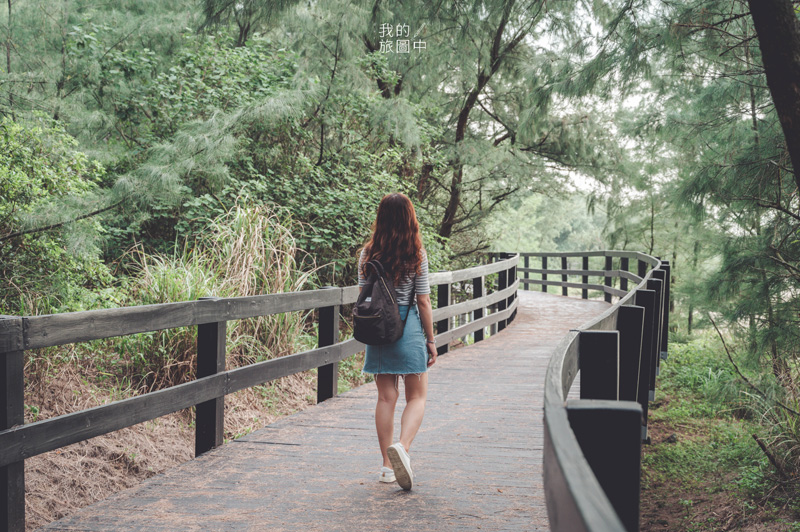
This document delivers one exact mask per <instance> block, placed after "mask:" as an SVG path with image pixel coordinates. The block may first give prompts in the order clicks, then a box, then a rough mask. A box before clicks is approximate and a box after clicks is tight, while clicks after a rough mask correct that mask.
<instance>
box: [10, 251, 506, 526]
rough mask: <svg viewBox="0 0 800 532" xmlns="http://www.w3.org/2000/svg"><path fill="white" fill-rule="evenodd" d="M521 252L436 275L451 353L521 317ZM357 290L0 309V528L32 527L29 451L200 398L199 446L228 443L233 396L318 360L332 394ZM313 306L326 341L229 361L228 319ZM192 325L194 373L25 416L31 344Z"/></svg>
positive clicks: (444, 343) (440, 335)
mask: <svg viewBox="0 0 800 532" xmlns="http://www.w3.org/2000/svg"><path fill="white" fill-rule="evenodd" d="M518 259H519V257H518V256H517V255H509V256H508V257H507V258H504V259H502V260H498V261H497V262H494V263H490V264H486V265H482V266H476V267H473V268H467V269H464V270H458V271H450V272H438V273H432V274H430V282H431V288H432V289H433V288H434V287H436V289H437V291H436V292H437V300H438V303H437V308H436V309H435V310H434V311H433V319H434V322H435V323H436V324H437V327H436V333H437V334H436V345H437V348H438V351H439V353H444V352H446V351H447V350H448V346H449V344H450V342H451V341H452V340H454V339H456V338H461V337H465V336H467V335H469V334H473V336H474V339H475V340H476V341H480V340H482V339H483V336H484V329H485V328H486V327H496V328H497V330H502V329H503V328H504V327H505V326H506V324H507V323H508V322H510V321H511V320H512V319H513V318H514V315H515V311H516V306H517V300H516V290H517V286H518V284H519V283H518V282H517V281H516V266H517V261H518ZM490 274H498V282H497V287H496V290H494V291H493V292H492V293H489V294H486V295H485V294H484V286H485V283H484V279H485V277H486V276H488V275H490ZM468 282H472V286H473V288H472V290H471V292H472V298H471V299H469V300H467V301H463V302H460V303H456V304H452V305H451V304H450V301H451V293H450V292H451V285H452V284H453V283H460V284H464V283H468ZM357 296H358V287H355V286H349V287H346V288H325V289H320V290H309V291H305V292H292V293H285V294H268V295H261V296H252V297H233V298H204V299H201V300H199V301H186V302H181V303H166V304H160V305H145V306H137V307H126V308H116V309H104V310H91V311H85V312H71V313H65V314H53V315H47V316H28V317H14V316H0V503H2V505H3V506H2V508H0V531H22V530H24V529H25V476H24V460H25V459H26V458H30V457H32V456H36V455H38V454H41V453H44V452H47V451H52V450H54V449H59V448H61V447H64V446H66V445H70V444H72V443H76V442H79V441H83V440H87V439H89V438H93V437H95V436H100V435H102V434H106V433H109V432H112V431H115V430H119V429H122V428H125V427H129V426H132V425H135V424H137V423H142V422H144V421H149V420H152V419H155V418H157V417H160V416H163V415H166V414H169V413H172V412H176V411H178V410H181V409H184V408H189V407H192V406H195V407H196V410H195V426H196V433H195V455H200V454H202V453H204V452H206V451H208V450H210V449H213V448H214V447H217V446H219V445H221V444H222V442H223V414H224V408H223V405H224V398H225V396H226V395H228V394H230V393H233V392H236V391H238V390H242V389H244V388H248V387H251V386H256V385H259V384H263V383H265V382H269V381H271V380H274V379H278V378H281V377H285V376H288V375H292V374H294V373H299V372H302V371H307V370H310V369H313V368H318V372H317V376H318V377H317V378H318V382H317V400H318V401H324V400H326V399H329V398H331V397H333V396H334V395H336V391H337V387H338V362H339V361H340V360H342V359H344V358H346V357H348V356H350V355H353V354H355V353H358V352H359V351H361V350H362V349H363V348H364V345H363V344H361V343H359V342H357V341H356V340H355V339H352V338H351V339H348V340H345V341H342V342H340V341H339V338H338V337H339V307H340V306H341V305H347V304H351V303H355V301H356V298H357ZM312 309H318V320H319V323H318V345H319V347H317V348H316V349H311V350H309V351H305V352H302V353H296V354H292V355H288V356H283V357H280V358H275V359H272V360H268V361H265V362H260V363H256V364H251V365H249V366H244V367H240V368H236V369H232V370H226V369H225V358H226V345H225V332H226V326H227V322H228V321H231V320H239V319H244V318H254V317H258V316H269V315H273V314H280V313H283V312H294V311H308V310H312ZM465 314H471V318H472V319H471V321H469V322H468V323H466V324H463V325H460V326H458V327H453V328H451V327H450V323H451V321H452V320H451V318H453V317H454V316H461V315H465ZM188 326H196V327H197V372H196V374H197V378H196V380H194V381H191V382H187V383H184V384H180V385H178V386H173V387H170V388H166V389H163V390H159V391H155V392H151V393H147V394H143V395H139V396H136V397H132V398H129V399H124V400H121V401H116V402H113V403H109V404H105V405H101V406H97V407H94V408H90V409H87V410H83V411H79V412H74V413H70V414H66V415H63V416H58V417H54V418H50V419H45V420H42V421H37V422H35V423H30V424H24V389H25V384H24V375H23V367H24V353H25V351H26V350H28V349H38V348H43V347H51V346H58V345H65V344H72V343H76V342H86V341H90V340H97V339H101V338H109V337H114V336H126V335H131V334H137V333H142V332H153V331H158V330H163V329H173V328H176V327H188Z"/></svg>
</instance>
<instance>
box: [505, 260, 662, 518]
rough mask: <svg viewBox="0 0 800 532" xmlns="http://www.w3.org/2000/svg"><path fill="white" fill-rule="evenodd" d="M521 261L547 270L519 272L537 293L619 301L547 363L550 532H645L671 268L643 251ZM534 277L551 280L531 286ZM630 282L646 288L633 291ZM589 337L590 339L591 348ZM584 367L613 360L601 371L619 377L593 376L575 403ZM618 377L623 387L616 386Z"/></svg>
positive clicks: (571, 335)
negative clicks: (600, 260) (646, 462)
mask: <svg viewBox="0 0 800 532" xmlns="http://www.w3.org/2000/svg"><path fill="white" fill-rule="evenodd" d="M519 255H520V256H521V257H523V258H524V259H525V263H526V266H527V264H528V262H529V259H530V258H532V257H537V258H541V259H542V268H530V267H526V268H519V269H518V271H519V272H521V273H523V274H524V275H525V277H526V278H523V279H520V282H522V284H523V286H524V287H527V286H529V285H532V284H533V285H539V286H542V287H543V290H546V288H547V287H548V286H559V287H562V290H563V292H562V293H563V294H564V295H566V289H568V288H575V289H581V290H582V297H583V298H584V299H585V298H587V297H588V290H597V291H599V292H602V293H603V294H605V298H606V301H610V298H612V297H617V298H618V301H617V302H616V303H614V304H613V305H611V306H610V307H609V308H608V309H607V310H606V311H605V312H603V313H602V314H601V315H599V316H596V317H595V318H593V319H592V320H590V321H589V322H587V323H585V324H583V325H581V326H580V327H578V328H577V329H575V330H573V331H571V332H570V333H569V334H568V335H567V336H566V337H564V339H563V340H562V341H561V343H559V345H558V346H557V347H556V349H555V351H554V353H553V355H552V356H551V358H550V361H549V364H548V368H547V374H546V377H545V392H544V395H545V397H544V423H545V446H544V480H545V496H546V500H547V507H548V516H549V518H550V527H551V530H553V531H554V532H562V531H569V532H580V531H587V532H589V531H591V532H612V531H613V532H622V531H626V530H627V531H628V532H633V531H634V530H638V524H639V468H640V463H639V459H640V458H639V452H638V448H639V447H638V445H640V444H641V441H642V440H643V439H646V438H647V405H648V401H650V400H651V399H652V394H653V390H654V386H655V374H656V370H657V366H658V364H659V362H660V360H661V359H662V358H666V346H667V339H666V336H667V334H668V309H669V306H668V305H669V263H667V262H665V261H661V260H660V259H658V258H656V257H652V256H649V255H645V254H643V253H639V252H630V251H614V250H612V251H591V252H566V253H520V254H519ZM557 257H558V258H561V259H562V260H561V261H560V262H561V266H562V267H561V268H558V269H555V268H554V269H549V268H547V263H548V261H547V259H548V258H551V259H552V258H557ZM568 257H579V258H581V259H582V261H581V268H580V269H577V268H576V269H570V268H568V267H566V265H567V261H566V260H565V259H566V258H568ZM590 257H604V258H605V268H604V269H603V270H590V269H589V268H588V264H589V263H588V260H589V258H590ZM614 259H620V260H619V262H620V268H618V269H613V268H612V263H613V260H614ZM630 259H634V260H636V261H638V267H637V273H632V272H629V271H627V268H628V267H629V265H630V262H629V261H630ZM648 268H649V269H648ZM532 273H533V274H540V275H541V276H542V279H530V278H527V277H529V274H532ZM548 274H552V275H561V280H560V281H554V280H549V279H547V275H548ZM570 276H575V277H581V280H582V281H583V282H570V281H568V280H567V279H568V278H569V277H570ZM589 277H602V278H604V280H605V282H604V284H599V283H589V282H588V278H589ZM614 278H619V279H621V280H624V284H622V283H621V288H620V289H618V288H615V287H613V286H611V283H610V282H609V281H610V280H611V279H614ZM628 281H632V282H634V283H637V284H636V285H635V286H634V287H633V288H631V289H630V290H627V289H625V288H627V286H628ZM591 334H595V335H597V334H605V335H611V336H591V337H590V335H591ZM582 337H585V338H586V339H587V341H586V342H585V345H582V342H581V338H582ZM590 338H591V339H590ZM601 339H602V340H603V342H600V340H601ZM606 340H610V341H606ZM600 344H603V345H606V346H610V347H599V346H600ZM582 358H585V360H584V364H589V363H592V364H597V363H598V362H597V361H598V360H603V359H604V360H608V363H607V364H606V365H605V366H603V365H601V366H598V367H601V368H602V367H607V368H612V369H611V373H609V374H607V375H598V374H599V373H602V372H600V371H597V370H593V371H590V372H588V373H587V374H586V375H582V377H581V400H580V401H567V400H566V398H567V394H568V393H569V390H570V388H571V387H572V384H573V382H574V380H575V378H576V376H577V374H578V372H579V370H580V367H581V360H582ZM614 368H616V369H614ZM609 375H610V376H609ZM609 378H613V379H616V380H615V382H609V381H608V379H609ZM598 379H601V381H598ZM603 379H604V380H603ZM630 379H634V381H633V382H629V381H630ZM598 390H601V391H600V392H598ZM609 390H611V391H613V392H615V393H613V394H612V397H606V396H603V394H608V393H611V392H610V391H609ZM609 399H611V400H609ZM639 420H641V425H640V422H639ZM593 424H594V425H593ZM598 427H602V428H598ZM609 440H613V441H609ZM621 442H625V443H624V444H623V443H621ZM626 445H627V448H626ZM599 448H602V451H599V450H598V449H599ZM632 449H633V450H632ZM587 456H588V457H589V458H587ZM615 463H618V464H619V468H618V469H617V470H613V471H612V472H609V464H611V465H612V466H613V465H614V464H615Z"/></svg>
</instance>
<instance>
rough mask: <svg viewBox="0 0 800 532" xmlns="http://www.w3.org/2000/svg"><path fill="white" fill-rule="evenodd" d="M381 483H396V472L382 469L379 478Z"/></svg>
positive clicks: (385, 468) (384, 467) (386, 468)
mask: <svg viewBox="0 0 800 532" xmlns="http://www.w3.org/2000/svg"><path fill="white" fill-rule="evenodd" d="M378 480H380V481H381V482H395V481H396V480H397V479H396V478H395V476H394V471H392V470H391V469H390V468H388V467H386V466H383V467H382V468H381V476H380V477H378Z"/></svg>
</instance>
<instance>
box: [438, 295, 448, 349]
mask: <svg viewBox="0 0 800 532" xmlns="http://www.w3.org/2000/svg"><path fill="white" fill-rule="evenodd" d="M436 301H437V304H436V308H443V307H446V306H448V305H449V304H450V283H444V284H440V285H439V286H438V288H437V293H436ZM449 330H450V320H449V319H448V318H445V319H443V320H439V321H437V322H436V334H442V333H443V332H447V331H449ZM448 351H450V344H449V342H448V343H445V344H444V345H440V346H439V347H437V348H436V352H437V353H438V354H440V355H443V354H444V353H447V352H448Z"/></svg>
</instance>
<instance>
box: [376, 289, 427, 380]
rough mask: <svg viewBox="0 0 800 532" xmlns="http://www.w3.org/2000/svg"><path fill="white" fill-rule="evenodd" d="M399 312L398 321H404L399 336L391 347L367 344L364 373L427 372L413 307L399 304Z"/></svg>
mask: <svg viewBox="0 0 800 532" xmlns="http://www.w3.org/2000/svg"><path fill="white" fill-rule="evenodd" d="M409 308H410V311H409ZM399 310H400V318H401V319H405V320H406V325H405V328H404V329H403V336H401V337H400V339H399V340H397V341H395V342H393V343H391V344H385V345H368V346H367V349H366V356H365V357H364V370H363V371H364V373H372V374H377V373H391V374H395V375H407V374H410V373H414V374H417V373H425V372H426V371H428V346H427V345H425V332H424V331H423V330H422V320H420V318H419V311H418V310H417V306H416V305H411V306H410V307H409V305H399ZM406 316H408V318H407V319H406Z"/></svg>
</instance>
